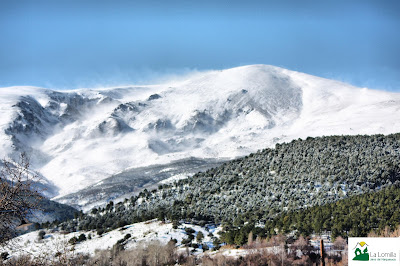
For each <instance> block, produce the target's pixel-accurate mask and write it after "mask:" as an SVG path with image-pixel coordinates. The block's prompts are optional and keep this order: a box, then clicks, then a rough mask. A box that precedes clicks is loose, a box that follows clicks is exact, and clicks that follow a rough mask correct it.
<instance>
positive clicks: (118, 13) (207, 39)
mask: <svg viewBox="0 0 400 266" xmlns="http://www.w3.org/2000/svg"><path fill="white" fill-rule="evenodd" d="M399 14H400V1H388V0H376V1H369V0H362V1H361V0H360V1H351V0H348V1H341V0H336V1H321V0H318V1H317V0H315V1H307V0H302V1H298V0H293V1H284V0H281V1H278V0H277V1H254V0H253V1H251V0H250V1H234V0H231V1H217V0H214V1H208V0H205V1H204V0H203V1H199V0H197V1H188V0H186V1H166V0H160V1H151V0H150V1H102V0H98V1H85V0H83V1H74V0H71V1H62V0H57V1H40V0H38V1H33V0H32V1H23V0H22V1H13V0H3V1H0V87H4V86H14V85H32V86H40V87H47V88H56V89H73V88H79V87H97V86H118V85H127V84H143V83H153V82H157V81H159V80H160V78H162V77H166V76H168V75H170V74H178V75H179V74H184V73H188V72H190V71H193V70H200V71H201V70H209V69H223V68H230V67H235V66H240V65H247V64H270V65H276V66H280V67H284V68H288V69H291V70H297V71H301V72H306V73H309V74H313V75H317V76H322V77H327V78H332V79H337V80H342V81H345V82H349V83H351V84H354V85H356V86H360V87H370V88H374V89H383V90H390V91H399V92H400V15H399Z"/></svg>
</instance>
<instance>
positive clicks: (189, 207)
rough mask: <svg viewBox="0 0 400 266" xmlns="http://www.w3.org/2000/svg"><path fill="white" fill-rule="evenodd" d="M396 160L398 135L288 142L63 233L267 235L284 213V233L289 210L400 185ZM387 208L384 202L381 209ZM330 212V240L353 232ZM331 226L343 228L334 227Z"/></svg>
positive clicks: (321, 222) (87, 217) (321, 224)
mask: <svg viewBox="0 0 400 266" xmlns="http://www.w3.org/2000/svg"><path fill="white" fill-rule="evenodd" d="M399 155H400V134H392V135H387V136H384V135H372V136H361V135H357V136H330V137H318V138H307V139H306V140H301V139H299V140H294V141H292V142H290V143H283V144H277V145H276V147H275V149H264V150H262V151H258V152H257V153H254V154H250V155H249V156H246V157H244V158H240V159H237V160H233V161H231V162H228V163H225V164H223V165H222V166H220V167H217V168H213V169H210V170H208V171H206V172H204V173H198V174H196V175H194V176H193V177H190V178H187V179H183V180H179V181H176V182H174V183H172V184H164V185H160V186H159V188H158V189H155V190H153V191H147V190H144V191H142V192H141V193H140V194H139V195H138V196H135V197H132V198H130V199H126V200H125V201H124V202H120V203H118V204H113V203H109V204H108V205H107V206H106V207H104V208H96V209H93V210H92V211H91V213H90V214H83V213H82V214H81V215H79V217H77V219H74V220H70V221H68V222H65V223H62V224H61V226H62V228H63V229H64V230H79V229H85V230H88V229H97V230H100V232H105V231H108V230H112V229H115V228H118V227H120V226H124V225H126V224H130V223H135V222H141V221H146V220H149V219H153V218H159V219H161V220H162V219H168V220H171V221H177V220H180V219H186V220H195V221H197V222H199V223H203V224H204V223H206V222H208V221H212V222H215V223H226V224H229V225H231V226H232V227H233V228H236V229H235V230H238V229H240V228H242V227H243V226H244V224H245V223H249V224H255V223H258V222H261V223H265V224H267V233H266V234H271V232H270V231H271V228H270V227H268V226H269V225H270V223H271V221H275V220H274V219H278V218H277V217H281V216H280V215H283V214H282V213H285V214H288V213H290V215H286V216H287V218H285V217H286V216H284V217H283V218H282V219H284V220H283V224H284V225H285V226H282V227H279V224H277V225H276V226H277V227H278V228H279V229H280V230H283V231H287V230H292V229H293V228H291V226H292V227H293V225H294V223H291V224H289V221H291V219H292V218H291V216H295V213H296V212H293V211H300V210H302V209H309V208H310V207H311V208H312V207H314V206H318V207H315V208H323V206H333V205H331V204H334V202H341V201H339V200H342V199H346V198H349V197H351V198H353V196H356V195H361V194H364V193H372V192H374V191H380V190H382V189H385V188H390V187H392V186H393V187H396V186H399V184H400V181H399V179H400V164H399ZM383 191H386V190H383ZM367 195H370V194H367ZM371 195H373V193H372V194H371ZM392 202H393V199H389V200H388V202H387V203H385V204H387V205H390V204H391V203H392ZM327 204H328V205H327ZM326 208H328V207H326ZM322 210H324V211H325V212H322ZM322 210H321V213H315V216H310V217H309V218H307V217H305V219H311V220H312V221H315V222H314V224H313V225H312V226H311V227H307V226H305V227H304V228H303V227H301V226H300V227H299V228H297V230H298V231H300V232H301V233H310V232H312V231H316V232H318V231H320V230H324V229H327V228H328V225H329V224H326V222H325V221H326V219H325V215H326V210H327V209H322ZM328 210H329V209H328ZM336 213H337V214H336V216H335V219H339V220H334V221H332V222H331V223H332V225H329V226H331V227H330V228H332V231H334V232H335V233H334V234H336V235H341V234H343V232H345V234H353V233H350V230H351V228H348V227H346V226H347V225H346V223H345V222H343V223H340V219H347V218H346V217H344V216H343V215H344V214H343V213H342V212H340V211H338V210H336ZM379 215H381V214H379ZM379 215H378V216H377V217H376V219H378V221H382V223H384V222H383V220H382V218H381V217H385V219H386V216H379ZM382 215H383V214H382ZM296 217H297V216H296ZM276 221H278V220H276ZM389 221H390V220H389ZM334 223H335V224H336V223H338V224H339V225H340V224H343V226H339V225H335V227H334V226H333V224H334ZM362 223H363V222H361V225H362ZM378 226H380V224H379V223H378ZM365 228H366V229H365V230H369V229H371V228H373V227H368V226H366V227H365ZM354 230H355V229H354ZM365 232H367V231H362V232H358V233H361V234H365ZM354 235H355V233H354ZM242 238H243V237H242ZM239 242H240V241H239Z"/></svg>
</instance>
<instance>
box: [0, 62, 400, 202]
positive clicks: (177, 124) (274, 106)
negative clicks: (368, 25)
mask: <svg viewBox="0 0 400 266" xmlns="http://www.w3.org/2000/svg"><path fill="white" fill-rule="evenodd" d="M0 110H1V118H0V130H1V133H0V147H1V151H0V152H1V154H0V156H3V157H4V156H7V155H8V156H12V155H13V154H14V155H15V153H16V152H18V151H21V150H27V151H28V152H30V153H31V154H32V158H33V160H34V165H35V166H36V168H37V169H38V170H40V172H41V173H42V174H43V175H44V176H45V177H46V178H48V179H49V180H50V181H51V182H53V183H54V184H55V185H56V186H57V187H58V188H59V194H60V196H62V195H67V194H69V193H73V192H76V191H78V190H80V189H82V188H85V187H87V186H90V185H93V184H96V183H98V182H99V181H101V180H102V179H104V178H107V177H109V176H111V175H113V174H116V173H118V172H121V171H124V170H125V169H127V168H132V167H134V168H135V167H143V166H149V165H153V164H167V163H170V162H171V161H173V160H179V159H183V158H188V157H191V156H193V157H199V158H217V157H218V158H221V157H224V158H233V157H236V156H242V155H246V154H248V153H250V152H253V151H256V150H258V149H261V148H265V147H268V146H272V145H274V144H275V143H277V142H282V141H288V140H291V139H294V138H299V137H301V138H305V137H307V136H321V135H333V134H373V133H384V134H387V133H394V132H398V131H399V130H400V119H399V118H398V117H400V94H398V93H388V92H382V91H374V90H369V89H365V88H356V87H353V86H350V85H348V84H344V83H341V82H337V81H332V80H327V79H323V78H318V77H315V76H311V75H307V74H303V73H299V72H294V71H290V70H286V69H282V68H278V67H273V66H266V65H251V66H243V67H238V68H233V69H227V70H222V71H209V72H204V73H200V74H196V75H195V76H192V77H191V78H189V79H187V80H184V81H179V82H171V83H170V84H165V85H155V86H140V87H124V88H111V89H99V90H78V91H68V92H66V91H63V92H57V91H51V90H46V89H39V88H25V87H23V88H21V87H12V88H1V89H0Z"/></svg>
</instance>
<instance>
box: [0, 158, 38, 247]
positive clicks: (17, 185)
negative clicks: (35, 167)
mask: <svg viewBox="0 0 400 266" xmlns="http://www.w3.org/2000/svg"><path fill="white" fill-rule="evenodd" d="M2 162H3V166H2V169H1V171H0V244H1V243H4V242H6V241H7V240H9V239H11V238H12V237H14V236H15V233H16V231H15V229H16V226H18V225H19V224H20V223H21V222H22V221H23V220H24V219H25V218H26V217H27V215H28V214H29V213H30V212H31V211H32V210H34V209H36V208H37V207H38V202H39V200H40V199H41V198H42V197H41V195H40V192H39V191H38V189H37V188H35V186H34V183H35V182H37V181H39V176H38V174H37V173H35V172H32V171H31V170H29V166H30V165H29V159H28V157H27V156H26V154H25V153H22V154H21V155H20V158H19V161H18V162H14V161H11V160H7V159H4V160H3V161H2Z"/></svg>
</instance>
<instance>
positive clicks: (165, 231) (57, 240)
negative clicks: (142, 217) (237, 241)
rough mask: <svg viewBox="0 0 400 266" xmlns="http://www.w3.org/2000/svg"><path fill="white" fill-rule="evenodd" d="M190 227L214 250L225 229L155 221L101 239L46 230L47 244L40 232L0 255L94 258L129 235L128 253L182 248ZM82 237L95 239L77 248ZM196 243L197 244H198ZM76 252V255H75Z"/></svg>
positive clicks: (20, 238) (2, 249)
mask: <svg viewBox="0 0 400 266" xmlns="http://www.w3.org/2000/svg"><path fill="white" fill-rule="evenodd" d="M186 227H190V228H192V229H193V230H195V231H196V232H195V233H194V235H197V233H198V232H200V231H201V232H202V233H203V235H204V239H203V241H202V243H204V244H206V245H208V246H209V247H210V248H212V247H213V244H212V242H213V241H212V238H211V237H210V236H209V234H210V233H211V234H213V236H215V237H219V236H218V234H217V233H218V231H220V230H221V229H222V228H221V227H218V228H215V227H213V228H210V229H209V228H204V227H200V226H198V225H193V224H185V223H184V224H182V225H180V226H179V227H178V228H177V229H173V228H172V223H163V222H160V221H157V220H151V221H147V222H142V223H135V224H131V225H128V226H125V227H123V229H122V228H118V229H115V230H112V231H110V232H107V233H104V234H103V235H101V236H99V235H98V234H97V233H96V231H79V232H73V233H67V234H66V233H63V232H59V231H56V232H50V231H49V230H46V235H45V237H44V239H43V240H39V239H38V234H39V231H33V232H30V233H27V234H24V235H21V236H18V237H16V238H14V239H13V240H11V241H10V242H9V243H7V245H6V246H4V247H2V246H0V252H8V253H9V254H10V256H11V257H18V256H21V255H32V256H34V257H36V258H37V257H42V258H46V259H54V258H55V254H56V253H57V252H61V253H68V255H73V254H77V253H82V254H90V255H94V254H95V252H96V250H105V249H110V248H112V247H113V245H115V244H116V243H117V241H118V240H120V239H123V238H124V237H125V236H126V235H127V234H130V235H131V237H130V238H129V240H128V243H127V244H126V246H125V247H126V248H127V249H134V248H135V247H137V246H138V245H139V244H141V243H147V242H149V241H153V240H158V241H160V242H161V243H162V244H166V243H168V241H170V240H171V239H176V240H177V245H178V246H180V245H181V241H182V239H184V238H187V234H186V232H185V228H186ZM80 234H85V236H86V237H87V238H88V237H89V234H90V235H91V239H87V240H85V241H83V242H79V243H77V244H75V245H72V244H70V243H68V241H69V240H70V239H71V238H72V237H77V238H78V237H79V235H80ZM195 242H196V240H194V241H193V243H195ZM72 250H73V251H72Z"/></svg>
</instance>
